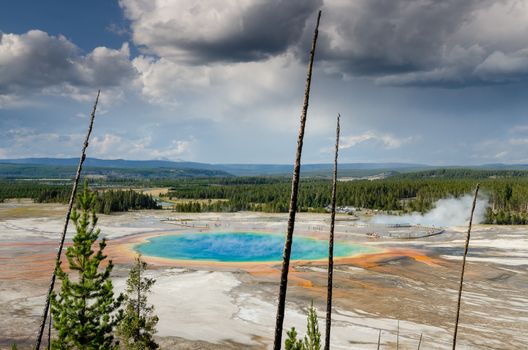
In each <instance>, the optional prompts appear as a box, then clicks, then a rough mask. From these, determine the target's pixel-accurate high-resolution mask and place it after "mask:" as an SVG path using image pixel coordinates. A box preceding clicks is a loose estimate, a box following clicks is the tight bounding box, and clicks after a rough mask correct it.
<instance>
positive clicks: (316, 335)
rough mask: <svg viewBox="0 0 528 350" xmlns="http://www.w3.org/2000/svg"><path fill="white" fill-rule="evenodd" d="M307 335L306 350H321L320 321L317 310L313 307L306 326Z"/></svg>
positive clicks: (309, 310)
mask: <svg viewBox="0 0 528 350" xmlns="http://www.w3.org/2000/svg"><path fill="white" fill-rule="evenodd" d="M306 328H307V329H306V331H307V332H306V335H305V336H304V348H305V349H306V350H320V349H321V332H319V321H318V320H317V310H316V309H315V307H314V306H313V301H312V305H311V306H310V308H309V309H308V321H307V325H306Z"/></svg>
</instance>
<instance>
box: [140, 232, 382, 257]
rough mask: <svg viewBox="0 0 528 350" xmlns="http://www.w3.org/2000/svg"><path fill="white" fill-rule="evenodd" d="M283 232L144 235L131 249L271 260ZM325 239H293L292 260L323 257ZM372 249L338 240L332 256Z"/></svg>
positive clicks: (279, 254) (278, 251) (169, 254)
mask: <svg viewBox="0 0 528 350" xmlns="http://www.w3.org/2000/svg"><path fill="white" fill-rule="evenodd" d="M283 243H284V236H283V235H281V234H268V233H256V232H216V233H215V232H212V233H187V234H178V235H168V236H158V237H153V238H150V239H148V240H147V241H146V242H145V243H141V244H139V245H137V246H136V247H135V249H136V250H137V251H138V252H140V253H142V254H144V255H147V256H155V257H160V258H167V259H176V260H208V261H218V262H272V261H279V260H280V259H281V258H282V246H283ZM327 251H328V242H326V241H324V240H320V239H314V238H309V237H304V236H298V237H296V238H295V240H294V244H293V250H292V259H293V260H320V259H324V258H325V257H326V255H325V254H327ZM370 252H374V249H372V248H370V247H366V246H361V245H356V244H352V243H341V242H338V243H337V244H336V246H335V256H336V257H347V256H352V255H356V254H361V253H370Z"/></svg>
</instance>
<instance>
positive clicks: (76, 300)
mask: <svg viewBox="0 0 528 350" xmlns="http://www.w3.org/2000/svg"><path fill="white" fill-rule="evenodd" d="M77 200H78V203H79V208H80V210H81V213H79V212H78V211H77V210H76V209H74V210H73V212H72V215H71V220H72V221H73V223H74V224H75V229H76V231H77V232H76V234H75V236H74V237H73V244H72V245H71V246H70V247H68V249H67V250H66V258H67V259H68V266H69V269H70V271H71V274H72V275H75V276H74V277H73V278H70V276H69V275H68V274H67V273H66V272H64V270H63V269H62V267H61V264H60V263H59V264H58V265H57V267H56V269H57V277H58V278H59V279H60V280H61V282H62V285H61V289H60V292H59V294H58V295H57V294H56V293H55V292H54V293H52V295H51V313H52V315H53V320H54V324H53V325H54V327H55V329H56V330H57V338H56V339H53V342H52V348H53V349H83V350H84V349H86V350H88V349H90V350H91V349H117V348H118V345H117V342H116V341H115V340H114V336H113V333H112V332H113V329H114V327H115V326H116V325H117V323H118V322H119V320H120V319H121V317H122V312H121V311H119V312H117V310H118V308H119V307H120V304H121V302H122V296H121V295H120V296H119V297H117V298H115V297H114V291H113V286H112V281H111V279H110V273H111V271H112V268H113V264H112V261H109V262H108V264H107V266H106V267H104V268H103V269H102V271H100V265H101V263H102V262H103V261H104V260H105V259H106V256H105V255H104V254H103V250H104V248H105V246H106V241H105V239H103V240H101V241H100V242H99V248H98V249H97V251H94V249H93V246H94V244H95V243H96V241H97V239H98V237H99V234H100V230H99V229H96V225H97V216H96V215H95V209H94V206H95V201H96V194H95V193H90V192H89V191H88V188H87V185H86V184H85V187H84V191H83V193H81V194H79V196H78V198H77Z"/></svg>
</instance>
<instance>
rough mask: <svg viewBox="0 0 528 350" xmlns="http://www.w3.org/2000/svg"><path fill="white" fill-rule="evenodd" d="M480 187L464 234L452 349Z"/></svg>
mask: <svg viewBox="0 0 528 350" xmlns="http://www.w3.org/2000/svg"><path fill="white" fill-rule="evenodd" d="M479 188H480V184H477V186H476V187H475V197H473V205H472V206H471V215H470V216H469V225H468V230H467V236H466V246H465V247H464V256H463V257H462V271H461V272H460V283H459V285H458V302H457V311H456V320H455V331H454V334H453V350H455V349H456V342H457V333H458V321H459V319H460V302H461V300H462V287H463V285H464V272H465V270H466V257H467V254H468V249H469V240H470V239H471V226H472V225H473V214H474V213H475V206H476V205H477V196H478V191H479Z"/></svg>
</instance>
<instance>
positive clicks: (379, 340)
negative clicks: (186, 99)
mask: <svg viewBox="0 0 528 350" xmlns="http://www.w3.org/2000/svg"><path fill="white" fill-rule="evenodd" d="M380 346H381V329H380V330H379V333H378V350H380Z"/></svg>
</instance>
